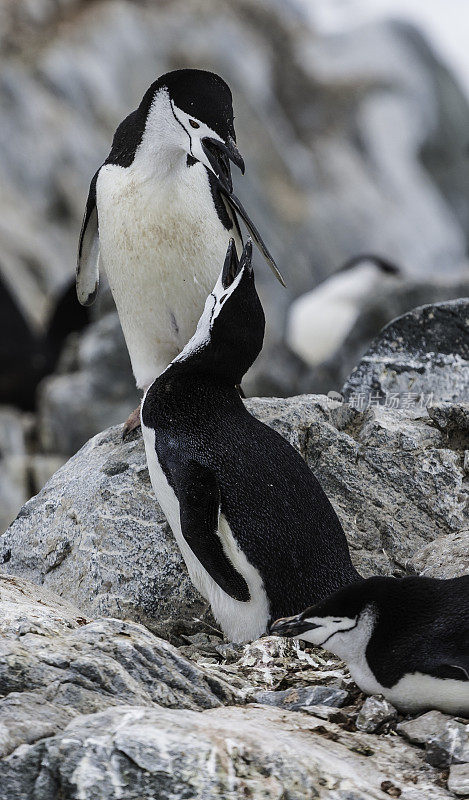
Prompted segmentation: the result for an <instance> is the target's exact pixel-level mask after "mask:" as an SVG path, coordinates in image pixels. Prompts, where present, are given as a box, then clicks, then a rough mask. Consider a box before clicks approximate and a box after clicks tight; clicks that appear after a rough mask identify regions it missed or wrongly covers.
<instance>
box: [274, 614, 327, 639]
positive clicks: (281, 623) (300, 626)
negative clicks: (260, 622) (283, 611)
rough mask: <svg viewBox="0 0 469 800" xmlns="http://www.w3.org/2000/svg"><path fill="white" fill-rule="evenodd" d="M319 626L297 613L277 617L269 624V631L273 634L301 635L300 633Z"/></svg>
mask: <svg viewBox="0 0 469 800" xmlns="http://www.w3.org/2000/svg"><path fill="white" fill-rule="evenodd" d="M319 627H320V626H319V625H315V624H314V622H308V621H307V620H305V619H303V614H297V615H296V616H295V617H281V618H280V619H277V620H276V621H275V622H273V623H272V625H271V626H270V633H273V634H275V636H301V634H302V633H306V631H312V630H314V628H319Z"/></svg>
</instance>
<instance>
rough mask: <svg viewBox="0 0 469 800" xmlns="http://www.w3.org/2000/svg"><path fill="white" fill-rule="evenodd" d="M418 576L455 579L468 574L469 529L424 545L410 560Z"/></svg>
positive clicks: (449, 534)
mask: <svg viewBox="0 0 469 800" xmlns="http://www.w3.org/2000/svg"><path fill="white" fill-rule="evenodd" d="M411 565H412V567H413V569H414V570H415V572H416V573H418V574H419V575H426V576H427V577H429V578H457V577H458V576H459V575H467V574H468V573H469V528H466V529H465V530H461V531H457V532H455V533H448V534H447V535H446V536H440V537H439V538H438V539H435V541H434V542H430V544H426V545H424V546H423V547H421V548H420V550H418V551H417V552H416V553H415V555H414V556H413V557H412V559H411Z"/></svg>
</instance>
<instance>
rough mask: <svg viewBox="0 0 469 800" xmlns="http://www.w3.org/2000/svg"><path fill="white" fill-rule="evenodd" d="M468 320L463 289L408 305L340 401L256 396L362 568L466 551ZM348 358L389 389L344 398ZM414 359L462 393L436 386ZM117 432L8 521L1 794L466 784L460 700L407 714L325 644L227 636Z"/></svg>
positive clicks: (431, 799)
mask: <svg viewBox="0 0 469 800" xmlns="http://www.w3.org/2000/svg"><path fill="white" fill-rule="evenodd" d="M422 320H425V331H426V335H425V336H423V337H422ZM433 322H434V324H435V326H436V328H437V329H438V330H439V337H436V336H433V335H432V324H433ZM451 326H453V328H454V330H453V328H452V327H451ZM468 327H469V326H468V309H467V301H462V300H461V301H455V302H453V303H447V304H442V305H439V306H433V307H426V308H422V309H418V310H416V311H415V312H412V313H411V314H408V315H406V316H405V317H403V318H402V319H401V320H397V321H395V322H394V323H393V324H392V325H391V326H389V327H388V328H387V329H385V330H384V331H383V333H382V335H381V337H379V339H378V340H376V341H375V342H374V343H373V345H372V346H371V348H370V351H369V353H367V354H366V355H365V357H364V358H363V360H362V362H361V363H360V365H359V366H358V368H357V370H356V371H355V372H354V373H353V375H352V377H351V378H350V380H349V382H348V384H347V386H345V387H344V394H346V393H348V394H347V396H348V402H347V403H344V402H339V401H338V400H334V399H331V398H328V397H324V396H320V395H316V396H314V395H304V396H301V397H294V398H289V399H285V400H279V399H272V398H261V399H257V400H249V401H247V403H248V407H249V409H250V410H251V412H252V413H254V414H255V415H256V416H258V417H259V418H260V419H262V420H263V421H264V422H266V423H267V424H268V425H271V426H272V427H274V428H275V429H276V430H278V431H280V433H282V435H284V436H285V437H286V438H287V439H288V440H289V441H290V442H291V443H292V445H293V446H295V447H296V448H297V449H298V450H299V451H300V453H301V454H302V455H303V457H304V458H305V459H306V461H307V463H308V464H309V465H310V466H311V467H312V469H313V470H314V472H315V474H316V475H317V476H318V477H319V479H320V480H321V483H322V485H323V486H324V488H325V490H326V492H327V494H328V496H329V498H330V500H331V502H332V503H333V505H334V507H335V509H336V511H337V513H338V515H339V517H340V519H341V521H342V524H343V526H344V529H345V532H346V534H347V538H348V541H349V544H350V549H351V553H352V558H353V560H354V563H355V564H356V566H357V567H358V569H359V570H360V571H361V572H362V573H363V574H367V575H368V574H373V573H376V572H379V573H385V574H396V575H402V574H415V573H417V574H425V575H434V576H438V577H453V576H455V575H459V574H464V573H467V571H468V569H469V562H468V553H469V520H468V514H467V500H468V474H469V403H468V402H467V398H468V386H467V381H468V379H469V363H468V359H467V344H468V338H469V334H468V332H467V331H468ZM443 330H445V331H446V332H447V333H448V338H445V336H444V335H443V334H442V331H443ZM457 334H459V335H460V338H458V335H457ZM437 338H438V340H439V341H440V345H439V350H438V349H437V348H435V342H436V341H437ZM449 341H451V342H452V343H453V348H452V351H451V352H449V350H450V348H449V345H448V342H449ZM392 342H394V344H395V346H394V347H392ZM357 375H360V376H361V381H362V383H361V385H362V387H363V391H362V392H359V394H361V395H365V396H366V393H367V392H369V391H370V390H374V391H376V392H377V393H378V394H379V393H380V391H381V393H382V397H381V404H378V403H374V402H368V404H367V407H366V408H364V409H360V408H358V407H357V406H358V403H357V402H355V403H354V402H352V397H353V396H354V393H353V392H352V389H351V381H352V379H353V380H355V381H356V380H357ZM422 376H423V377H424V378H425V386H426V387H428V388H429V389H432V388H433V387H434V386H437V385H442V386H443V387H446V388H447V389H448V390H449V389H451V391H450V393H449V395H448V396H449V398H450V399H447V400H441V401H436V402H432V403H428V393H426V392H425V391H424V388H425V386H422V385H421V384H419V383H418V381H419V380H422V379H423V377H422ZM347 387H348V388H347ZM451 387H452V388H451ZM413 388H414V389H415V391H414V392H413V391H412V389H413ZM414 395H415V396H414ZM456 395H457V399H456ZM404 396H405V397H406V398H407V401H406V402H402V398H403V397H404ZM388 397H392V398H394V397H398V399H399V403H398V405H397V407H396V406H395V404H394V403H391V404H388V403H387V399H388ZM354 406H355V407H354ZM121 432H122V428H121V426H118V427H115V428H111V429H108V430H106V431H104V432H103V433H101V434H98V435H97V436H95V437H94V438H93V439H91V440H90V441H89V442H88V443H87V444H86V445H85V446H84V447H83V448H82V450H80V452H79V453H77V455H75V456H74V457H73V458H71V459H70V460H69V461H68V462H67V463H66V464H65V465H64V466H63V467H62V468H61V469H59V470H58V472H56V473H55V474H54V475H53V477H52V478H51V479H50V481H49V482H48V483H47V485H46V486H45V488H44V489H43V490H42V491H41V492H40V493H39V494H38V495H37V496H36V497H34V498H33V499H31V500H30V501H29V502H28V503H26V504H25V505H24V507H23V508H22V510H21V512H20V514H19V515H18V518H17V519H16V520H15V522H14V523H13V525H12V526H11V527H10V528H9V529H8V530H7V531H6V533H5V534H4V535H3V536H2V537H1V539H0V561H1V563H2V568H1V569H2V571H1V573H0V633H1V639H0V754H1V758H0V800H3V799H4V798H5V800H16V798H18V800H19V799H20V798H21V800H29V799H31V800H69V799H70V800H72V799H74V798H76V800H78V798H86V800H88V798H90V800H93V799H94V798H95V799H96V800H98V798H99V800H106V798H110V799H111V798H112V799H113V800H114V798H116V800H117V798H125V800H132V798H135V800H143V798H150V797H158V800H160V798H161V800H165V798H166V800H187V799H188V798H200V800H202V799H203V800H210V798H227V800H228V799H229V800H231V799H232V800H235V799H236V800H237V798H240V797H247V798H252V799H253V800H261V798H262V800H267V799H269V800H270V799H271V800H274V799H275V800H309V798H328V799H329V800H369V799H373V800H378V799H379V798H381V800H384V799H385V798H386V797H388V798H389V797H402V798H403V800H423V798H425V800H440V798H441V800H442V799H443V798H454V797H464V796H469V720H464V719H459V718H452V717H449V716H446V715H444V714H441V713H439V712H436V711H429V712H427V713H426V714H421V715H418V716H417V717H408V718H405V717H403V716H402V715H400V714H399V713H398V712H397V711H396V709H394V708H393V707H392V706H390V705H389V703H387V702H386V701H385V700H383V698H380V697H374V698H367V699H366V698H365V697H364V696H363V695H362V694H361V693H360V692H359V690H358V689H357V687H356V686H355V685H354V684H353V682H352V681H351V679H350V677H349V675H348V674H347V671H346V668H345V666H344V665H343V664H341V663H340V662H338V661H337V660H336V659H334V658H333V657H331V656H329V655H328V654H327V653H325V652H324V651H319V650H317V649H314V648H303V647H302V646H299V645H298V644H296V643H294V642H290V641H287V640H284V639H278V638H276V637H269V636H266V637H263V638H262V639H260V640H258V641H256V642H253V643H250V644H246V645H240V644H233V643H231V642H227V641H225V640H224V639H223V636H222V635H221V633H220V631H219V630H218V629H217V626H216V623H215V621H214V620H213V618H212V617H211V615H210V613H209V610H208V609H207V606H206V604H205V603H204V601H203V600H202V599H201V597H200V596H199V595H198V593H197V592H196V591H195V589H194V587H193V586H192V584H191V582H190V580H189V578H188V575H187V572H186V570H185V566H184V563H183V561H182V559H181V556H180V553H179V550H178V548H177V546H176V545H175V542H174V539H173V537H172V534H171V532H170V530H169V529H168V526H167V524H166V522H165V519H164V517H163V515H162V513H161V511H160V509H159V507H158V505H157V504H156V501H155V499H154V496H153V494H152V490H151V486H150V482H149V477H148V471H147V467H146V462H145V456H144V450H143V444H142V440H141V436H140V434H139V433H136V434H134V436H133V439H131V440H130V441H127V442H125V443H124V442H122V438H121Z"/></svg>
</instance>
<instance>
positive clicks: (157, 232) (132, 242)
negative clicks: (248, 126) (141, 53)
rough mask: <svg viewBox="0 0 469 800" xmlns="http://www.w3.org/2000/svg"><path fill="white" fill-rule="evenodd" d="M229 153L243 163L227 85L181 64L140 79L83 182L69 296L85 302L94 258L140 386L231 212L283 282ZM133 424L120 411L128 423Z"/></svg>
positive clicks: (194, 317) (173, 341) (162, 355)
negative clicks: (145, 82)
mask: <svg viewBox="0 0 469 800" xmlns="http://www.w3.org/2000/svg"><path fill="white" fill-rule="evenodd" d="M230 160H231V161H232V162H233V163H234V164H236V166H238V167H239V168H240V169H241V171H242V172H244V162H243V159H242V157H241V155H240V153H239V151H238V149H237V147H236V144H235V130H234V125H233V107H232V97H231V91H230V89H229V87H228V86H227V84H226V83H225V82H224V81H223V80H222V79H221V78H220V77H219V76H218V75H215V74H213V73H211V72H205V71H202V70H196V69H182V70H177V71H175V72H169V73H167V74H166V75H162V76H161V77H160V78H158V80H157V81H155V83H153V84H152V85H151V86H150V88H149V89H148V91H147V92H146V93H145V95H144V97H143V99H142V102H141V103H140V105H139V107H138V108H137V110H136V111H133V112H132V114H130V115H129V116H128V117H126V119H124V121H123V122H121V124H120V125H119V127H118V128H117V130H116V133H115V135H114V139H113V143H112V149H111V152H110V153H109V156H108V157H107V159H106V161H105V162H104V164H103V165H102V166H101V167H100V168H99V170H98V171H97V172H96V174H95V176H94V177H93V180H92V181H91V185H90V191H89V195H88V201H87V204H86V210H85V216H84V219H83V225H82V229H81V234H80V240H79V248H78V264H77V294H78V299H79V301H80V303H82V305H90V304H91V303H92V302H93V301H94V299H95V296H96V293H97V289H98V281H99V263H100V262H102V264H103V266H104V268H105V270H106V274H107V277H108V280H109V285H110V288H111V292H112V295H113V297H114V300H115V303H116V306H117V311H118V313H119V318H120V322H121V325H122V330H123V332H124V336H125V340H126V344H127V348H128V350H129V355H130V360H131V362H132V369H133V372H134V375H135V379H136V382H137V386H138V387H139V388H141V389H146V388H147V387H148V386H149V384H150V383H151V381H152V380H154V378H155V376H156V375H158V374H159V373H161V372H162V370H163V369H164V368H165V367H167V365H168V364H169V362H170V361H171V360H172V359H173V358H174V357H175V356H176V355H177V354H178V353H179V352H180V351H181V350H182V348H183V347H184V345H185V344H186V343H187V341H188V340H189V339H190V337H191V336H192V334H193V333H194V330H195V327H196V325H197V321H198V319H199V317H200V313H201V311H202V308H203V304H204V302H205V298H206V296H207V294H208V292H209V291H210V289H211V287H212V286H213V284H214V282H215V279H216V276H217V275H218V271H219V265H220V263H221V262H222V261H223V257H224V254H225V252H226V247H227V244H228V241H229V239H230V237H234V238H235V240H236V244H237V247H238V248H241V249H242V244H241V235H240V230H239V225H238V220H237V215H239V216H240V217H241V218H242V219H243V220H244V222H245V224H246V225H247V227H248V229H249V230H250V232H251V235H252V236H253V238H254V240H255V241H256V242H257V244H258V246H259V248H260V249H261V251H262V253H263V255H264V256H265V258H266V260H267V261H268V263H269V264H270V266H271V268H272V269H273V271H274V272H275V273H276V275H277V277H278V278H279V280H281V281H282V282H283V279H282V277H281V275H280V273H279V272H278V270H277V268H276V265H275V262H274V260H273V258H272V257H271V255H270V253H269V252H268V250H267V248H266V247H265V245H264V243H263V241H262V239H261V237H260V235H259V233H258V231H257V230H256V228H255V226H254V225H253V223H252V222H251V220H250V219H249V217H248V216H247V213H246V212H245V210H244V208H243V206H242V205H241V203H240V201H239V200H238V199H237V197H236V196H235V195H234V194H233V191H232V182H231V172H230ZM138 424H139V420H138V418H134V420H133V422H132V421H131V418H130V417H129V429H131V428H132V427H136V425H138Z"/></svg>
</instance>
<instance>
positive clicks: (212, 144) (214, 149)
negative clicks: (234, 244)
mask: <svg viewBox="0 0 469 800" xmlns="http://www.w3.org/2000/svg"><path fill="white" fill-rule="evenodd" d="M198 142H199V144H200V147H201V149H202V153H203V155H204V156H205V158H206V159H207V161H208V163H209V165H210V169H211V170H212V172H213V174H214V175H215V177H216V178H217V180H218V186H219V190H220V193H221V194H222V195H223V196H224V198H225V200H226V202H227V204H228V205H229V206H230V208H231V209H232V211H233V212H234V214H235V216H236V214H238V215H239V216H240V217H241V219H242V220H243V222H244V224H245V225H246V227H247V229H248V231H249V233H250V235H251V236H252V238H253V239H254V241H255V243H256V245H257V246H258V248H259V250H260V251H261V253H262V255H263V256H264V258H265V260H266V261H267V263H268V265H269V267H270V269H271V270H272V272H273V273H274V275H275V277H276V278H277V280H278V281H279V282H280V283H281V284H282V286H285V285H286V284H285V281H284V279H283V276H282V274H281V272H280V271H279V269H278V267H277V264H276V263H275V261H274V259H273V257H272V256H271V254H270V253H269V251H268V249H267V247H266V246H265V244H264V241H263V239H262V236H261V235H260V233H259V231H258V230H257V228H256V226H255V225H254V223H253V222H252V220H251V219H250V217H249V216H248V213H247V211H246V209H245V208H244V206H243V205H242V204H241V201H240V200H239V199H238V198H237V197H236V195H235V194H233V183H232V181H231V173H230V161H232V162H233V164H236V166H237V167H239V168H240V170H241V172H242V173H243V175H244V161H243V158H242V156H241V153H240V152H239V150H238V148H237V147H236V145H235V143H234V140H233V139H232V137H231V136H229V137H228V139H227V141H226V142H222V141H219V140H218V139H214V138H212V137H210V136H204V138H203V139H199V140H198ZM195 157H197V156H195ZM200 160H202V163H204V160H203V159H200Z"/></svg>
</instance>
